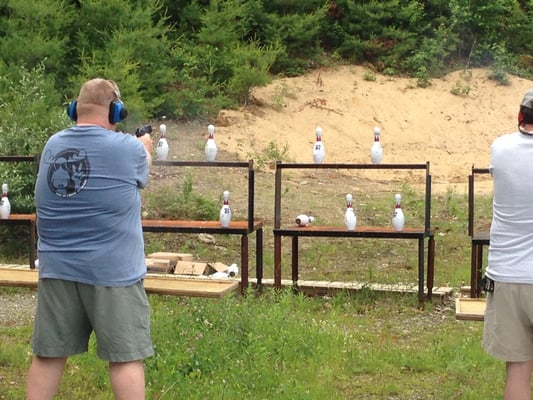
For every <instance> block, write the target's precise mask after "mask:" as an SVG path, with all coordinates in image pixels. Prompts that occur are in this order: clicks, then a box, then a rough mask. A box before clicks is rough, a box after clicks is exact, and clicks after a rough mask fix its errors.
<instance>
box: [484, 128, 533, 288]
mask: <svg viewBox="0 0 533 400" xmlns="http://www.w3.org/2000/svg"><path fill="white" fill-rule="evenodd" d="M491 167H492V174H493V179H494V201H493V216H492V225H491V228H490V246H489V255H488V266H487V269H486V275H487V276H488V277H489V278H491V279H493V280H494V281H497V282H509V283H528V284H533V136H530V135H526V134H523V133H520V132H514V133H511V134H507V135H503V136H501V137H499V138H497V139H496V140H495V141H494V142H493V143H492V146H491Z"/></svg>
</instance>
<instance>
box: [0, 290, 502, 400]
mask: <svg viewBox="0 0 533 400" xmlns="http://www.w3.org/2000/svg"><path fill="white" fill-rule="evenodd" d="M150 302H151V305H152V336H153V341H154V345H155V347H156V354H155V356H154V357H151V358H149V359H147V360H146V381H147V397H146V398H147V399H177V398H183V399H191V400H192V399H202V400H205V399H288V400H289V399H290V400H294V399H324V398H332V399H353V398H360V399H479V398H484V399H496V398H500V396H499V393H501V388H502V385H503V365H502V364H501V363H499V362H497V361H495V360H493V359H491V358H490V357H488V356H487V355H486V354H485V353H484V352H483V351H482V349H481V347H480V340H481V339H480V338H481V332H482V324H481V323H479V322H464V321H456V320H455V319H454V314H453V311H452V310H451V309H450V308H448V307H446V306H442V305H437V304H435V305H434V306H430V307H428V309H426V310H425V311H421V310H418V309H417V307H416V299H415V298H414V297H413V296H405V295H398V294H376V293H373V292H372V291H370V290H367V291H365V290H363V291H362V292H361V293H358V295H357V296H352V295H350V294H348V293H341V294H339V295H337V296H335V297H333V298H309V297H304V296H303V295H294V294H293V293H292V292H290V291H288V290H286V291H282V292H275V291H270V290H267V291H266V292H265V293H264V295H262V296H254V295H248V296H245V297H241V296H239V295H235V296H228V297H227V298H224V299H216V300H213V299H201V298H189V299H186V298H175V297H165V296H150ZM30 335H31V330H30V327H29V326H19V327H1V328H0V338H1V339H0V377H1V378H0V393H2V394H1V395H0V396H3V397H1V398H3V399H21V398H23V395H24V393H23V387H24V380H25V375H26V370H27V367H28V363H29V357H30V347H29V337H30ZM110 392H111V391H110V387H109V382H108V377H107V367H106V364H105V363H104V362H103V361H100V360H98V359H97V357H96V355H95V350H94V341H92V343H91V350H90V351H89V353H88V354H84V355H80V356H75V357H72V358H70V359H69V361H68V364H67V368H66V370H65V375H64V378H63V381H62V385H61V389H60V392H59V393H58V398H60V399H79V398H92V399H95V400H99V399H112V396H111V394H110Z"/></svg>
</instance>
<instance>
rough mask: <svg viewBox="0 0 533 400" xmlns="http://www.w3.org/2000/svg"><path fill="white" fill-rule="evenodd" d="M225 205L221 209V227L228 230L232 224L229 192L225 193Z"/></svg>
mask: <svg viewBox="0 0 533 400" xmlns="http://www.w3.org/2000/svg"><path fill="white" fill-rule="evenodd" d="M223 196H224V203H223V204H222V208H221V209H220V225H221V226H222V227H223V228H227V227H228V226H229V223H230V222H231V208H230V206H229V191H227V190H225V191H224V194H223Z"/></svg>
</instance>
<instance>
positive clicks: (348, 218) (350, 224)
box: [344, 193, 357, 231]
mask: <svg viewBox="0 0 533 400" xmlns="http://www.w3.org/2000/svg"><path fill="white" fill-rule="evenodd" d="M352 202H353V196H352V195H351V194H350V193H348V194H347V195H346V211H345V213H344V225H346V229H348V230H349V231H354V230H355V227H356V225H357V216H356V215H355V211H354V209H353V205H352Z"/></svg>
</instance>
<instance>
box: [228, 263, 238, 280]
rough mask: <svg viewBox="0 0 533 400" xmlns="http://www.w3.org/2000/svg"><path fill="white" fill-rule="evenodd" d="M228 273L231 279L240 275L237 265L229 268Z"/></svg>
mask: <svg viewBox="0 0 533 400" xmlns="http://www.w3.org/2000/svg"><path fill="white" fill-rule="evenodd" d="M226 272H227V273H228V276H229V277H230V278H233V277H234V276H237V275H238V274H239V267H237V264H235V263H233V264H231V265H230V266H229V267H228V270H227V271H226Z"/></svg>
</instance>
